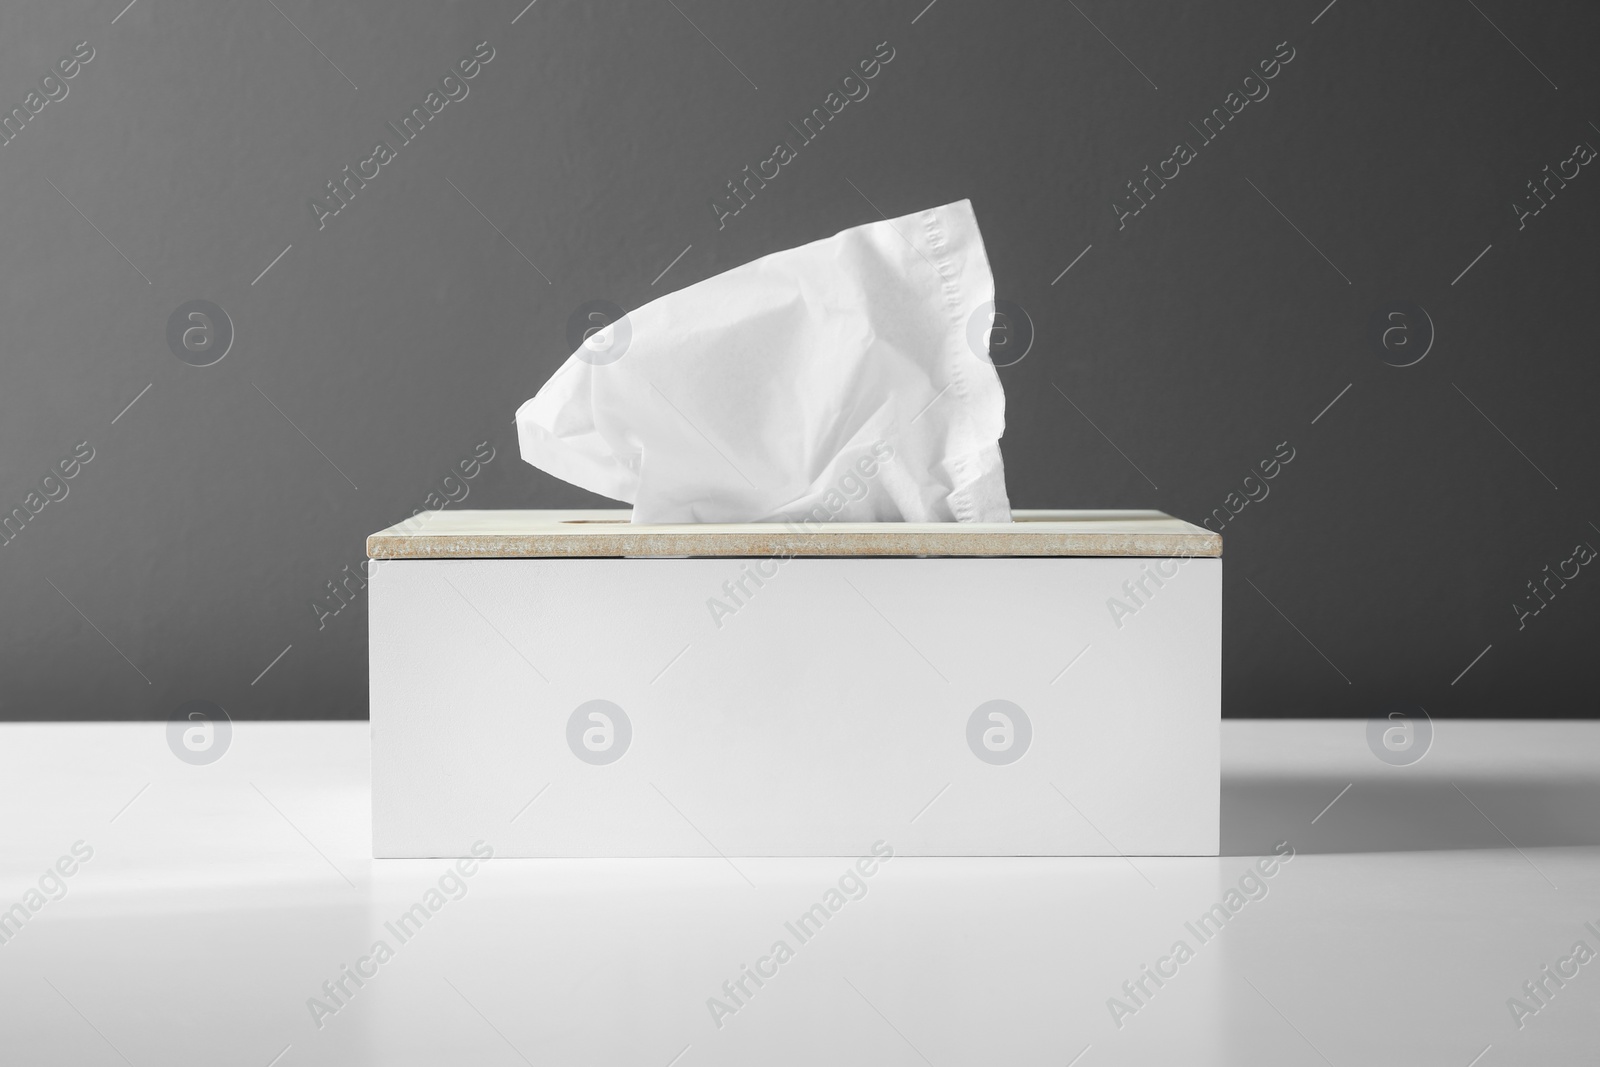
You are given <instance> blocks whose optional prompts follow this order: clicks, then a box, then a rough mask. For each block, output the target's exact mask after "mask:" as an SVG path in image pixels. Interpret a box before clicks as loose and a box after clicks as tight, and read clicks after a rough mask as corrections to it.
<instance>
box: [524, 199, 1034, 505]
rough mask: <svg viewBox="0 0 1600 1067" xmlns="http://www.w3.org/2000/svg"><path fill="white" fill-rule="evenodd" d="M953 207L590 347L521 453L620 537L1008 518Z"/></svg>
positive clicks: (773, 268)
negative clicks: (631, 525)
mask: <svg viewBox="0 0 1600 1067" xmlns="http://www.w3.org/2000/svg"><path fill="white" fill-rule="evenodd" d="M993 309H994V278H993V276H992V275H991V274H990V272H989V261H988V258H987V257H986V256H985V254H984V250H983V239H982V236H981V235H980V234H979V232H978V223H977V219H976V218H975V217H974V215H973V213H972V205H971V203H970V202H968V201H966V200H962V201H960V202H958V203H954V204H947V205H945V206H944V207H939V208H933V209H931V210H928V211H919V212H917V213H915V214H912V215H906V216H903V217H901V218H897V219H890V220H886V221H883V222H874V223H869V224H867V225H865V226H857V227H854V228H852V229H848V230H845V231H843V232H842V233H839V234H836V235H834V236H833V237H829V238H826V239H824V240H820V241H815V242H813V243H811V244H808V245H802V246H801V247H799V248H792V249H789V250H787V251H783V252H775V253H773V254H772V255H769V256H765V257H763V258H761V259H758V260H756V261H754V262H752V263H747V264H745V265H744V266H742V267H737V268H735V269H733V270H730V271H728V272H726V273H724V274H720V275H717V276H716V277H713V278H708V279H706V280H705V281H702V282H698V283H696V284H694V285H691V286H689V287H688V288H686V289H682V290H679V291H678V292H675V293H671V294H669V295H667V296H663V297H661V298H659V299H657V300H653V301H651V302H650V303H648V304H646V305H644V306H643V307H641V308H639V309H638V310H636V311H633V312H630V313H629V314H627V315H626V316H624V317H623V318H621V319H619V320H617V321H616V322H613V323H611V324H610V325H608V326H606V327H604V328H603V329H601V330H598V331H596V332H594V333H593V334H592V335H591V336H589V337H588V338H587V339H586V340H585V341H584V343H583V345H582V346H581V347H580V348H579V349H578V350H577V351H576V352H575V353H573V355H572V356H571V357H570V358H569V359H568V360H567V361H566V363H564V364H563V365H562V366H561V368H560V369H559V370H557V371H556V373H555V374H554V375H553V376H552V377H551V378H550V380H549V381H548V382H546V383H545V385H544V388H542V389H540V390H539V393H538V395H537V396H535V397H534V398H533V399H532V400H529V401H528V402H527V403H525V404H523V405H522V407H521V408H520V409H519V410H518V412H517V432H518V437H519V439H520V442H521V446H522V458H523V459H525V460H527V461H528V462H529V463H532V464H533V465H534V466H536V467H538V468H539V469H541V470H544V471H547V472H549V473H550V474H553V475H555V476H556V477H558V478H561V479H564V480H565V481H568V482H571V483H573V484H574V485H578V486H582V487H583V488H585V489H588V490H590V491H591V492H595V493H599V494H600V495H601V496H607V497H611V498H613V499H616V500H624V501H628V502H629V503H631V504H633V521H634V522H637V523H685V522H804V523H807V524H808V525H809V524H812V523H815V522H826V521H830V520H831V521H841V522H874V521H876V522H887V521H896V520H900V521H906V522H939V521H951V520H955V521H960V522H1009V521H1010V520H1011V511H1010V504H1009V501H1008V500H1007V498H1006V490H1005V471H1004V467H1003V466H1002V463H1001V458H1000V446H999V439H1000V436H1001V434H1003V433H1004V432H1005V394H1004V392H1003V391H1002V389H1001V386H1000V379H999V376H998V375H997V374H996V373H995V368H994V365H993V364H992V363H991V362H990V360H989V356H988V338H989V332H990V326H991V324H992V321H993Z"/></svg>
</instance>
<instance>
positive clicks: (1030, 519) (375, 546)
mask: <svg viewBox="0 0 1600 1067" xmlns="http://www.w3.org/2000/svg"><path fill="white" fill-rule="evenodd" d="M628 515H629V512H628V510H627V509H626V508H618V509H614V510H599V511H509V510H507V511H426V512H421V513H419V514H418V515H416V516H414V517H412V518H411V519H408V520H406V521H405V522H402V523H399V524H398V525H395V526H391V527H389V528H388V529H387V530H381V531H379V532H378V533H375V534H373V535H372V536H370V537H368V538H367V555H369V556H371V557H372V558H373V559H515V558H550V557H563V556H567V557H657V558H671V557H682V556H721V557H740V556H754V557H763V556H776V555H782V554H788V555H793V556H1220V555H1222V537H1221V536H1220V535H1219V534H1214V533H1212V532H1210V531H1209V530H1205V529H1202V528H1201V527H1199V526H1195V525H1193V524H1191V523H1187V522H1184V521H1183V520H1182V519H1175V518H1173V517H1172V516H1170V515H1166V514H1163V513H1162V512H1159V511H1017V512H1013V519H1014V521H1012V522H1009V523H955V522H943V523H908V522H838V523H827V524H820V523H814V524H813V526H812V528H811V529H809V530H808V529H807V528H805V527H804V526H800V525H790V524H784V523H731V524H722V523H703V524H683V525H659V526H646V525H634V524H633V523H630V522H629V521H628Z"/></svg>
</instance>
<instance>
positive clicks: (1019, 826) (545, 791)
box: [371, 558, 1221, 856]
mask: <svg viewBox="0 0 1600 1067" xmlns="http://www.w3.org/2000/svg"><path fill="white" fill-rule="evenodd" d="M371 595H372V599H371V694H372V697H371V699H372V746H373V757H372V759H373V768H372V771H373V773H372V782H373V829H374V841H375V847H376V853H377V855H379V856H425V855H457V854H462V853H464V852H465V851H466V849H467V848H468V846H470V844H471V843H472V842H473V841H475V840H478V839H480V838H481V839H483V840H486V841H488V842H490V843H491V844H493V845H494V846H495V849H496V852H497V854H499V855H505V856H650V855H696V856H698V855H715V854H717V853H718V852H720V853H723V854H725V855H730V856H733V855H860V854H863V853H865V852H867V851H869V850H870V848H871V845H872V843H873V842H874V841H876V840H880V839H881V840H884V841H887V842H889V843H890V844H891V845H892V846H893V847H894V848H895V850H896V851H897V853H900V854H906V855H916V854H923V855H1040V854H1044V855H1115V854H1117V853H1119V852H1121V853H1125V854H1131V855H1141V854H1144V855H1149V854H1169V855H1182V854H1208V853H1215V851H1216V848H1217V834H1218V784H1219V750H1218V745H1219V740H1218V724H1219V719H1220V682H1221V677H1220V673H1221V561H1220V560H1218V559H1206V558H1196V559H1185V560H1179V559H1081V558H1078V559H1073V558H1049V559H1046V558H1027V559H791V560H787V561H779V560H772V559H767V560H757V559H636V560H635V559H581V560H575V559H504V560H461V561H454V560H399V561H390V562H385V563H383V564H382V565H381V566H380V567H379V568H378V573H377V575H376V577H375V578H374V580H373V582H372V594H371Z"/></svg>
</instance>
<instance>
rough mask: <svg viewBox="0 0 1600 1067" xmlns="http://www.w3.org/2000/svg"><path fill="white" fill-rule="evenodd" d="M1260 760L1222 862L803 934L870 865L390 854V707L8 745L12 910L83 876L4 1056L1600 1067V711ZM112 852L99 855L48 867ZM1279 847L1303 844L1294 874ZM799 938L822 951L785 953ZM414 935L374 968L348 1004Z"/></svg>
mask: <svg viewBox="0 0 1600 1067" xmlns="http://www.w3.org/2000/svg"><path fill="white" fill-rule="evenodd" d="M1222 751H1223V768H1224V770H1223V787H1222V844H1223V852H1224V853H1225V854H1224V855H1223V856H1221V857H1219V858H1215V859H1176V858H1169V859H1124V858H1111V859H1037V858H1035V859H1005V860H971V859H967V860H951V859H916V858H908V857H900V858H896V859H893V860H891V861H889V862H886V863H883V864H882V865H881V866H880V867H878V868H877V869H876V870H875V873H874V874H873V876H872V877H871V878H870V879H863V880H861V881H860V882H859V884H860V885H861V886H864V887H865V893H864V895H863V894H857V893H856V892H855V886H856V884H857V883H855V882H850V881H846V883H845V885H846V887H847V888H848V889H850V891H851V893H852V895H853V899H848V900H846V901H845V902H844V904H843V906H842V907H840V908H839V910H838V912H837V914H835V915H834V916H833V917H832V918H831V919H829V920H828V922H827V924H826V925H825V926H824V927H823V928H822V929H821V930H820V931H819V932H817V933H815V934H814V935H812V936H811V937H810V938H809V939H807V940H806V941H804V942H801V941H800V940H799V939H797V938H795V937H794V936H793V935H792V934H791V933H790V932H789V931H788V929H787V928H786V926H785V923H786V922H789V921H791V920H793V919H795V918H796V917H798V916H799V915H800V914H801V913H803V912H805V911H806V910H807V909H809V908H810V907H811V906H812V905H813V904H814V903H817V902H818V901H822V900H824V898H825V894H826V893H827V891H828V890H829V889H830V888H831V887H834V886H836V885H838V884H839V883H840V879H841V876H842V875H844V874H845V873H846V871H847V868H848V864H849V862H850V861H849V860H847V859H843V858H841V859H808V860H760V859H740V860H737V861H733V862H729V861H725V860H723V859H720V858H717V857H716V855H715V854H714V853H713V852H712V850H711V847H710V846H709V845H708V846H707V849H706V858H704V859H681V860H628V861H551V860H509V859H507V860H494V859H492V860H489V861H487V862H484V863H483V864H481V865H480V866H478V867H476V868H475V869H473V873H472V875H471V877H465V878H463V877H455V876H452V873H451V872H452V864H451V862H449V861H446V860H443V859H436V860H382V861H374V860H372V859H370V858H369V856H370V850H369V834H370V826H369V802H368V790H367V785H368V727H367V724H366V723H238V724H235V725H234V727H233V735H232V738H231V742H230V745H229V748H228V750H227V752H226V754H225V755H224V756H223V758H222V759H220V760H219V761H217V762H215V763H212V764H210V765H207V766H191V765H189V764H187V763H184V762H181V761H180V760H178V759H177V758H175V756H174V755H173V753H172V751H171V750H169V748H168V745H167V735H166V724H165V723H130V724H98V723H96V724H51V725H44V724H13V725H6V726H3V727H0V769H3V773H0V827H3V828H0V846H3V847H0V909H5V908H10V907H11V905H12V904H13V903H16V902H26V901H27V900H28V899H29V898H28V896H27V895H28V894H29V892H30V890H37V889H38V888H39V887H40V886H41V883H42V884H43V887H44V890H45V891H44V892H41V893H40V894H39V895H38V896H37V897H34V898H33V899H34V900H37V901H39V902H40V906H39V907H38V910H37V911H36V912H35V913H34V914H32V915H31V917H29V918H28V919H27V920H26V922H23V923H21V928H20V930H19V931H17V932H15V933H11V934H10V935H9V937H8V940H7V941H6V942H5V943H4V944H0V1003H3V1004H4V1005H5V1010H4V1015H3V1019H4V1022H3V1023H0V1061H4V1062H5V1063H27V1064H73V1065H96V1064H106V1065H111V1064H136V1065H140V1067H143V1065H145V1064H152V1065H153V1064H190V1063H193V1064H202V1063H203V1064H247V1065H254V1067H267V1065H269V1064H271V1065H281V1067H296V1065H300V1064H339V1065H355V1064H385V1065H403V1064H437V1063H452V1064H454V1063H473V1064H506V1065H516V1064H522V1063H529V1064H532V1063H538V1064H545V1063H601V1064H613V1063H615V1064H641V1065H644V1067H669V1065H670V1067H699V1065H702V1064H739V1065H749V1064H755V1063H794V1064H854V1063H863V1064H867V1063H870V1064H874V1065H892V1064H906V1065H935V1067H945V1065H955V1064H973V1063H984V1064H991V1063H992V1064H1007V1065H1011V1064H1051V1065H1055V1067H1061V1065H1066V1064H1071V1065H1073V1067H1100V1065H1104V1064H1186V1065H1187V1064H1227V1065H1237V1064H1272V1065H1283V1064H1290V1065H1292V1064H1337V1065H1341V1067H1342V1065H1345V1064H1352V1065H1369V1064H1406V1065H1420V1064H1439V1065H1443V1067H1469V1064H1470V1065H1476V1067H1500V1065H1502V1064H1514V1063H1526V1064H1550V1063H1580V1062H1581V1063H1594V1062H1596V1059H1597V1058H1600V962H1587V960H1588V956H1587V955H1584V956H1583V959H1584V960H1585V962H1584V963H1579V962H1578V961H1577V960H1576V958H1575V957H1574V956H1573V953H1574V946H1575V945H1576V944H1577V943H1578V942H1583V943H1584V944H1585V945H1586V946H1587V949H1588V950H1594V951H1600V933H1596V930H1600V818H1597V817H1596V816H1597V815H1600V724H1597V723H1538V722H1534V723H1521V724H1511V723H1468V722H1442V723H1438V724H1436V733H1435V737H1434V740H1433V743H1432V749H1431V751H1429V752H1428V754H1427V756H1426V757H1425V758H1424V759H1422V760H1421V761H1420V762H1417V763H1415V764H1413V765H1411V766H1408V767H1395V766H1390V765H1387V764H1385V763H1383V762H1381V761H1380V760H1379V759H1378V758H1377V757H1376V756H1374V754H1373V753H1372V751H1370V750H1369V748H1368V745H1367V740H1366V724H1365V723H1364V722H1356V721H1339V722H1228V723H1225V724H1224V725H1223V747H1222ZM1061 815H1062V817H1063V818H1073V817H1077V816H1075V815H1073V814H1072V813H1070V812H1067V811H1065V810H1064V811H1063V812H1062V813H1061ZM1084 815H1085V816H1089V817H1092V813H1084ZM508 817H510V813H508ZM524 817H529V816H524ZM894 836H895V827H885V828H884V832H883V837H884V839H885V840H886V841H888V842H890V844H891V845H892V842H893V839H894ZM1285 843H1286V844H1285ZM490 844H491V845H492V842H491V843H490ZM75 846H76V848H77V850H78V852H79V854H80V855H81V854H83V853H84V852H86V851H89V850H92V856H90V858H88V859H87V860H83V861H82V862H81V863H77V865H76V866H74V865H73V863H71V862H69V863H64V864H62V866H63V867H65V868H71V869H72V870H73V874H72V875H71V876H70V877H65V878H55V877H51V876H49V875H47V874H46V872H47V871H49V870H51V869H53V865H55V864H57V862H58V861H59V860H60V858H61V857H63V856H67V857H69V858H70V857H71V855H72V852H73V849H74V847H75ZM1275 849H1276V850H1277V854H1278V855H1279V856H1280V857H1286V856H1289V854H1290V853H1291V852H1292V858H1287V859H1286V860H1285V859H1282V858H1280V860H1279V862H1278V863H1277V864H1276V865H1274V864H1261V862H1260V857H1262V856H1271V855H1273V854H1274V850H1275ZM1263 866H1265V867H1266V868H1267V869H1270V871H1271V875H1270V877H1260V876H1259V875H1258V874H1257V873H1254V872H1259V870H1260V869H1261V868H1262V867H1263ZM441 886H442V887H443V891H442V892H441V891H440V887H441ZM58 887H60V888H58ZM458 887H459V888H458ZM418 904H421V905H422V906H423V909H424V910H425V911H426V909H428V908H429V907H436V910H434V911H432V912H431V913H430V914H429V917H428V918H427V921H426V922H425V923H424V924H422V925H421V928H420V929H415V928H413V929H412V930H411V933H410V936H408V937H406V938H405V939H404V940H401V939H400V938H398V937H396V936H395V934H394V933H393V932H392V931H391V930H390V928H389V926H388V925H386V924H392V923H393V922H395V921H396V920H398V918H399V917H400V916H401V915H403V914H405V913H407V912H408V910H409V909H412V908H413V907H414V906H415V905H418ZM1219 904H1220V905H1222V909H1223V911H1225V912H1227V911H1228V910H1229V909H1230V908H1231V909H1232V913H1231V916H1230V917H1229V918H1228V920H1227V921H1226V923H1225V924H1221V923H1218V922H1217V920H1213V922H1214V923H1217V924H1218V925H1220V929H1214V928H1213V927H1207V928H1206V929H1207V931H1209V936H1206V937H1204V938H1202V937H1200V936H1197V933H1196V929H1195V927H1196V924H1198V923H1199V921H1200V919H1201V917H1202V916H1204V915H1206V914H1208V913H1210V912H1211V911H1212V909H1213V907H1214V906H1215V905H1219ZM24 910H26V908H24ZM1586 924H1592V927H1591V926H1590V925H1586ZM780 939H781V940H784V941H786V942H788V943H789V945H790V948H791V950H792V954H791V955H790V956H788V957H786V958H785V959H784V960H783V961H782V962H781V964H780V963H778V962H776V961H770V960H769V962H767V963H761V962H760V961H761V960H763V959H768V958H769V953H770V952H771V949H772V946H773V945H774V943H775V942H777V941H779V940H780ZM380 940H382V941H384V942H385V943H386V944H387V945H388V946H389V948H390V950H391V954H390V955H389V956H387V957H386V958H385V959H384V961H383V962H381V963H378V962H372V963H368V964H360V966H362V967H363V969H365V970H367V971H368V972H369V973H370V974H371V977H368V978H366V979H364V980H363V984H362V985H360V986H357V985H355V984H354V982H353V981H352V980H351V979H349V978H345V979H344V984H345V989H346V990H347V991H348V996H346V995H344V994H340V996H339V999H338V1001H334V1000H333V999H332V998H330V997H328V996H327V995H326V994H325V993H324V992H323V984H324V983H325V982H331V981H332V980H335V979H339V978H341V977H342V968H343V967H344V966H346V965H352V966H355V965H358V963H359V961H360V960H362V959H363V958H364V957H367V956H368V955H369V954H370V953H371V952H372V949H373V946H374V944H375V943H376V942H378V941H380ZM1179 941H1182V942H1184V943H1185V944H1186V945H1187V947H1188V952H1187V953H1181V952H1180V953H1179V954H1178V955H1179V956H1182V959H1181V961H1180V960H1179V959H1178V958H1177V957H1176V956H1174V955H1173V953H1174V949H1175V946H1176V943H1177V942H1179ZM747 965H748V966H752V967H755V966H759V967H761V968H762V969H763V970H765V971H767V973H768V974H769V975H770V977H767V978H765V979H763V980H762V984H761V985H760V986H757V985H755V984H754V983H753V981H752V980H751V979H749V978H745V977H744V976H743V970H742V969H743V968H744V967H745V966H747ZM1147 965H1148V966H1150V967H1154V968H1160V969H1161V970H1163V971H1165V972H1166V973H1167V974H1168V977H1166V978H1164V979H1162V980H1161V984H1160V985H1156V984H1155V981H1154V980H1153V979H1151V978H1149V977H1146V972H1145V970H1144V968H1145V967H1146V966H1147ZM1546 966H1548V967H1549V968H1551V971H1548V972H1546V971H1544V970H1543V968H1545V967H1546ZM1562 969H1564V970H1565V971H1566V972H1567V973H1568V975H1569V976H1568V977H1566V978H1565V979H1562V980H1561V984H1559V985H1558V984H1557V981H1556V980H1555V979H1554V978H1552V977H1548V975H1552V974H1555V973H1557V971H1558V970H1562ZM774 972H775V973H774ZM1573 972H1575V973H1573ZM740 979H743V981H744V984H745V989H746V991H747V992H748V995H742V994H740V995H739V999H738V1000H737V1001H735V1000H733V999H732V998H731V997H730V996H729V995H728V994H727V993H725V992H724V991H723V983H724V982H728V983H730V985H731V983H733V982H735V981H737V980H740ZM1541 979H1542V980H1543V981H1544V983H1545V989H1546V990H1547V991H1548V992H1547V993H1546V994H1541V997H1542V999H1541V1000H1535V999H1534V998H1533V997H1531V996H1530V995H1529V994H1528V993H1527V992H1525V990H1524V983H1525V982H1538V981H1540V980H1541ZM1141 980H1142V984H1143V991H1142V992H1141V991H1140V988H1139V984H1138V983H1140V982H1141ZM1125 982H1126V983H1128V985H1129V988H1131V989H1132V990H1133V995H1130V994H1129V993H1127V992H1125V990H1124V983H1125ZM733 988H734V991H735V993H736V994H737V993H738V990H737V987H736V986H734V987H733ZM1535 988H1537V987H1535ZM313 997H316V998H320V999H321V1000H322V1002H323V1004H324V1005H325V1007H324V1009H322V1010H320V1011H314V1010H313V1009H314V1007H315V1006H314V1005H311V1004H309V1003H308V1002H309V1001H310V1000H311V998H313ZM713 997H715V998H718V999H719V1000H721V1001H722V1002H723V1004H725V1005H727V1010H725V1011H718V1012H714V1011H713V1008H714V1007H715V1006H714V1005H710V1004H708V1001H709V1000H710V998H713ZM1135 997H1137V998H1138V999H1135ZM1111 998H1117V1000H1120V1001H1121V1002H1122V1004H1123V1005H1125V1007H1126V1010H1118V1011H1115V1012H1114V1011H1113V1008H1114V1007H1115V1005H1113V1004H1111V1003H1110V1001H1111ZM1511 998H1518V999H1519V1000H1520V1001H1521V1002H1522V1003H1523V1004H1525V1005H1526V1008H1525V1010H1523V1011H1521V1012H1519V1013H1515V1014H1514V1013H1513V1011H1512V1007H1514V1005H1513V1004H1511V1003H1510V1001H1511ZM1535 1008H1537V1010H1534V1009H1535ZM719 1023H720V1025H719ZM319 1024H320V1025H319Z"/></svg>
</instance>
